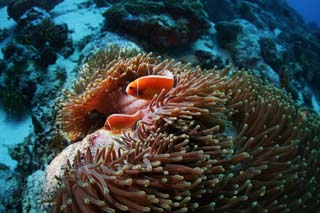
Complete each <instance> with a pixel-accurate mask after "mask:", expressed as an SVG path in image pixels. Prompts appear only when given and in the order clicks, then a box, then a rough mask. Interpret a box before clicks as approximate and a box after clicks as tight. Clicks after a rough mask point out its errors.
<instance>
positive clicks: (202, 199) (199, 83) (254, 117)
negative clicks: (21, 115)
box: [47, 55, 320, 212]
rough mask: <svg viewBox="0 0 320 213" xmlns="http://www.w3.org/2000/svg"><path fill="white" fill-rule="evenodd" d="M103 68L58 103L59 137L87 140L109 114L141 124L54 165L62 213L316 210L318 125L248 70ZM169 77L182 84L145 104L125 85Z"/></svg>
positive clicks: (131, 62)
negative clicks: (136, 115)
mask: <svg viewBox="0 0 320 213" xmlns="http://www.w3.org/2000/svg"><path fill="white" fill-rule="evenodd" d="M100 66H101V68H102V69H97V68H94V69H93V70H94V72H93V73H92V71H90V72H88V71H87V73H90V75H89V74H87V75H85V77H83V78H82V79H81V80H80V82H78V83H77V84H76V85H75V87H74V88H73V91H69V92H68V93H67V96H66V100H63V101H62V104H61V111H60V116H59V122H60V123H61V124H62V127H63V130H64V131H66V132H69V134H70V133H71V135H72V136H74V135H75V136H79V135H81V136H82V135H86V134H87V133H88V132H90V131H89V130H94V129H97V128H99V125H97V124H99V123H100V122H99V119H105V117H106V116H107V115H109V114H113V113H126V114H128V113H132V111H137V110H142V111H143V113H144V116H143V118H142V119H141V121H139V122H138V124H137V126H136V127H135V128H133V129H132V130H131V131H129V132H127V133H124V134H122V135H120V136H116V135H112V134H111V133H109V134H111V135H109V136H107V137H106V136H105V133H102V132H104V131H106V130H98V131H96V132H95V133H93V134H92V135H88V136H87V137H86V138H85V139H84V141H83V142H86V144H87V145H86V146H87V148H86V149H84V148H83V146H81V144H83V142H80V143H75V144H72V145H71V146H72V147H70V148H67V149H66V151H64V152H63V154H62V156H57V157H56V159H55V160H53V162H52V165H50V166H49V170H48V171H47V178H49V180H50V177H51V179H52V174H53V173H55V172H54V171H55V170H57V169H58V170H60V171H61V172H63V174H61V173H60V174H59V175H57V176H58V177H57V178H58V179H59V180H60V181H59V182H61V189H59V190H58V192H57V194H56V195H55V197H56V202H55V211H56V212H60V211H64V212H74V211H110V212H114V211H116V212H120V211H131V212H148V211H152V212H163V211H179V212H186V211H213V210H215V211H227V212H229V211H234V210H241V211H257V212H259V211H266V210H267V211H270V212H274V211H293V210H295V211H312V210H316V209H318V208H319V206H320V197H319V195H318V193H317V192H318V191H319V178H320V170H319V162H320V152H319V141H320V138H319V135H318V132H319V129H320V122H319V117H318V115H314V114H312V113H311V112H306V111H304V110H302V109H300V108H299V107H297V105H296V104H295V103H294V102H293V101H292V100H291V97H288V96H287V95H286V94H285V93H284V92H283V91H281V90H279V89H276V88H274V87H273V86H271V85H269V84H265V83H263V82H261V81H260V80H257V79H255V78H254V77H253V76H251V75H250V74H248V73H246V72H245V71H243V70H234V71H233V73H232V74H231V76H228V75H227V74H228V73H229V72H230V67H227V68H225V69H223V70H220V71H218V70H208V71H202V70H201V69H200V68H197V67H196V68H192V67H190V66H188V65H184V64H181V63H175V62H174V61H169V60H164V61H161V60H160V59H159V58H154V57H152V56H151V55H137V56H135V57H132V58H128V59H124V58H121V57H120V58H119V59H118V60H115V61H111V62H110V63H107V64H100ZM167 71H170V72H172V73H173V75H174V76H175V81H176V82H175V87H174V88H173V89H172V90H171V91H170V92H169V93H168V94H166V95H164V94H163V93H160V94H159V95H158V96H156V97H154V98H153V99H152V100H151V101H147V102H145V101H142V100H139V99H129V98H128V95H126V94H125V91H124V88H125V86H126V85H127V84H128V82H131V81H132V80H134V79H136V78H138V77H140V76H145V75H150V74H159V75H161V74H163V73H164V72H167ZM95 75H97V76H98V77H91V76H95ZM102 77H104V78H102ZM93 111H94V112H95V115H94V116H93V115H91V114H92V113H90V112H93ZM94 121H96V122H94ZM100 127H102V126H101V124H100ZM80 147H82V149H80ZM67 150H69V151H67ZM70 150H72V153H73V154H72V155H68V153H70ZM63 165H64V166H63ZM61 168H65V169H64V170H61ZM48 174H49V175H48ZM47 181H48V180H47ZM47 185H48V184H47ZM50 187H51V188H50V189H51V190H53V189H54V188H57V185H56V184H53V185H52V186H50ZM53 191H54V190H53ZM51 193H53V192H52V191H51Z"/></svg>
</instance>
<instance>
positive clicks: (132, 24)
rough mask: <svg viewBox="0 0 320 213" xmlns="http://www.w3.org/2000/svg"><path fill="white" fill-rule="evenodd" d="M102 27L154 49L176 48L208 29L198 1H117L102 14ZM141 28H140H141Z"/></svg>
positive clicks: (205, 17) (207, 23) (206, 20)
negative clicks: (133, 37)
mask: <svg viewBox="0 0 320 213" xmlns="http://www.w3.org/2000/svg"><path fill="white" fill-rule="evenodd" d="M104 16H105V18H106V26H107V27H108V28H111V29H115V30H118V31H122V32H125V33H130V34H131V35H133V36H135V37H137V38H139V39H142V40H144V41H148V42H149V43H151V44H152V45H154V46H157V47H158V48H168V47H177V46H182V45H184V44H187V43H189V42H191V41H193V40H195V39H197V38H198V37H199V36H201V35H202V34H204V33H206V32H207V31H208V30H209V27H210V25H209V22H208V19H207V16H206V14H205V12H204V10H203V6H202V3H201V1H198V0H197V1H181V2H179V3H178V2H175V1H170V0H163V1H142V0H139V1H132V0H127V1H121V2H119V3H117V4H114V5H112V7H111V8H110V9H109V10H107V11H106V12H105V13H104ZM142 29H143V30H142Z"/></svg>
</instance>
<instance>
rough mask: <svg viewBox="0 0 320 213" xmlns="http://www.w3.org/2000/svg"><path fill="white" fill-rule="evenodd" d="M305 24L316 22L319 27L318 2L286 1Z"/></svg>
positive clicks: (317, 0)
mask: <svg viewBox="0 0 320 213" xmlns="http://www.w3.org/2000/svg"><path fill="white" fill-rule="evenodd" d="M287 2H288V3H289V5H290V6H291V7H293V8H294V9H296V10H297V11H298V12H299V13H300V14H301V15H302V17H303V18H304V19H305V20H306V22H307V23H308V22H316V23H317V24H318V26H319V27H320V0H287Z"/></svg>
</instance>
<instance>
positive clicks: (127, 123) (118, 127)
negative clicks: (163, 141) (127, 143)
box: [104, 110, 142, 134]
mask: <svg viewBox="0 0 320 213" xmlns="http://www.w3.org/2000/svg"><path fill="white" fill-rule="evenodd" d="M141 118H142V113H141V111H140V110H138V111H137V112H136V113H135V114H133V115H127V114H112V115H110V116H109V117H108V118H107V120H106V122H105V123H104V128H105V129H107V130H111V131H112V132H113V133H115V134H120V133H121V132H122V131H123V130H128V129H130V128H131V127H133V126H134V125H135V123H136V122H137V121H138V120H140V119H141Z"/></svg>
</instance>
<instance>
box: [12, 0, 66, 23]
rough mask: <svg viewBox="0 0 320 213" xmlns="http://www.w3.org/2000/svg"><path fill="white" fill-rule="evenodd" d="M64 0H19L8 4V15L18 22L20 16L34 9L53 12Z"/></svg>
mask: <svg viewBox="0 0 320 213" xmlns="http://www.w3.org/2000/svg"><path fill="white" fill-rule="evenodd" d="M62 1H63V0H17V1H11V2H10V3H9V4H8V8H7V11H8V15H9V16H10V17H11V18H13V19H14V20H15V21H16V22H18V20H19V18H20V16H22V14H24V13H25V12H26V11H27V10H29V9H31V8H32V7H40V8H43V9H45V10H47V11H49V10H51V9H52V8H54V6H56V5H57V4H59V3H60V2H62Z"/></svg>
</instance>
